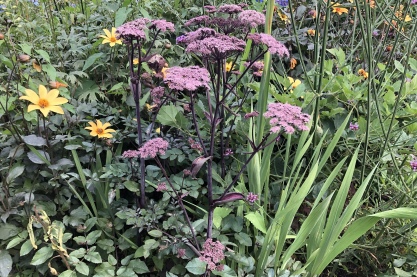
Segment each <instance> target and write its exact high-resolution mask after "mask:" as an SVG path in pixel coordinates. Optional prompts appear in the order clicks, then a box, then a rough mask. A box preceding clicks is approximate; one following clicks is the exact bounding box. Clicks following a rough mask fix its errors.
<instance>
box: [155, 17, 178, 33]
mask: <svg viewBox="0 0 417 277" xmlns="http://www.w3.org/2000/svg"><path fill="white" fill-rule="evenodd" d="M153 28H154V29H156V30H158V31H161V32H166V31H167V30H168V31H170V32H175V27H174V24H173V23H171V22H168V21H166V20H165V19H153V20H151V24H150V25H149V29H153Z"/></svg>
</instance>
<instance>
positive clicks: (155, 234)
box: [148, 230, 162, 238]
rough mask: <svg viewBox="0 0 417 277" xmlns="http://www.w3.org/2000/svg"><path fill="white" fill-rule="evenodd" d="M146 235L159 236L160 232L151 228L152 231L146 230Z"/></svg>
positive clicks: (160, 235)
mask: <svg viewBox="0 0 417 277" xmlns="http://www.w3.org/2000/svg"><path fill="white" fill-rule="evenodd" d="M148 235H150V236H151V237H154V238H160V237H162V232H161V231H159V230H152V231H149V232H148Z"/></svg>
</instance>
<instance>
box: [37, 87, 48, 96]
mask: <svg viewBox="0 0 417 277" xmlns="http://www.w3.org/2000/svg"><path fill="white" fill-rule="evenodd" d="M41 98H43V99H45V98H48V90H47V89H46V87H45V86H42V85H39V99H41Z"/></svg>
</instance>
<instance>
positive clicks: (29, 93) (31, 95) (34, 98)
mask: <svg viewBox="0 0 417 277" xmlns="http://www.w3.org/2000/svg"><path fill="white" fill-rule="evenodd" d="M25 93H26V95H23V96H20V98H19V99H21V100H28V101H30V102H32V103H33V104H38V102H39V96H38V95H37V94H36V92H34V91H33V90H31V89H26V90H25Z"/></svg>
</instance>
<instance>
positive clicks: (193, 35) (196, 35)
mask: <svg viewBox="0 0 417 277" xmlns="http://www.w3.org/2000/svg"><path fill="white" fill-rule="evenodd" d="M216 34H217V32H216V31H215V30H213V29H211V28H205V27H202V28H199V29H197V30H195V31H193V32H189V33H187V34H186V35H184V36H185V37H183V38H181V41H180V43H184V44H186V45H187V44H190V43H191V42H193V41H198V40H202V39H205V38H208V37H213V36H215V35H216ZM177 40H178V39H177Z"/></svg>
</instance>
